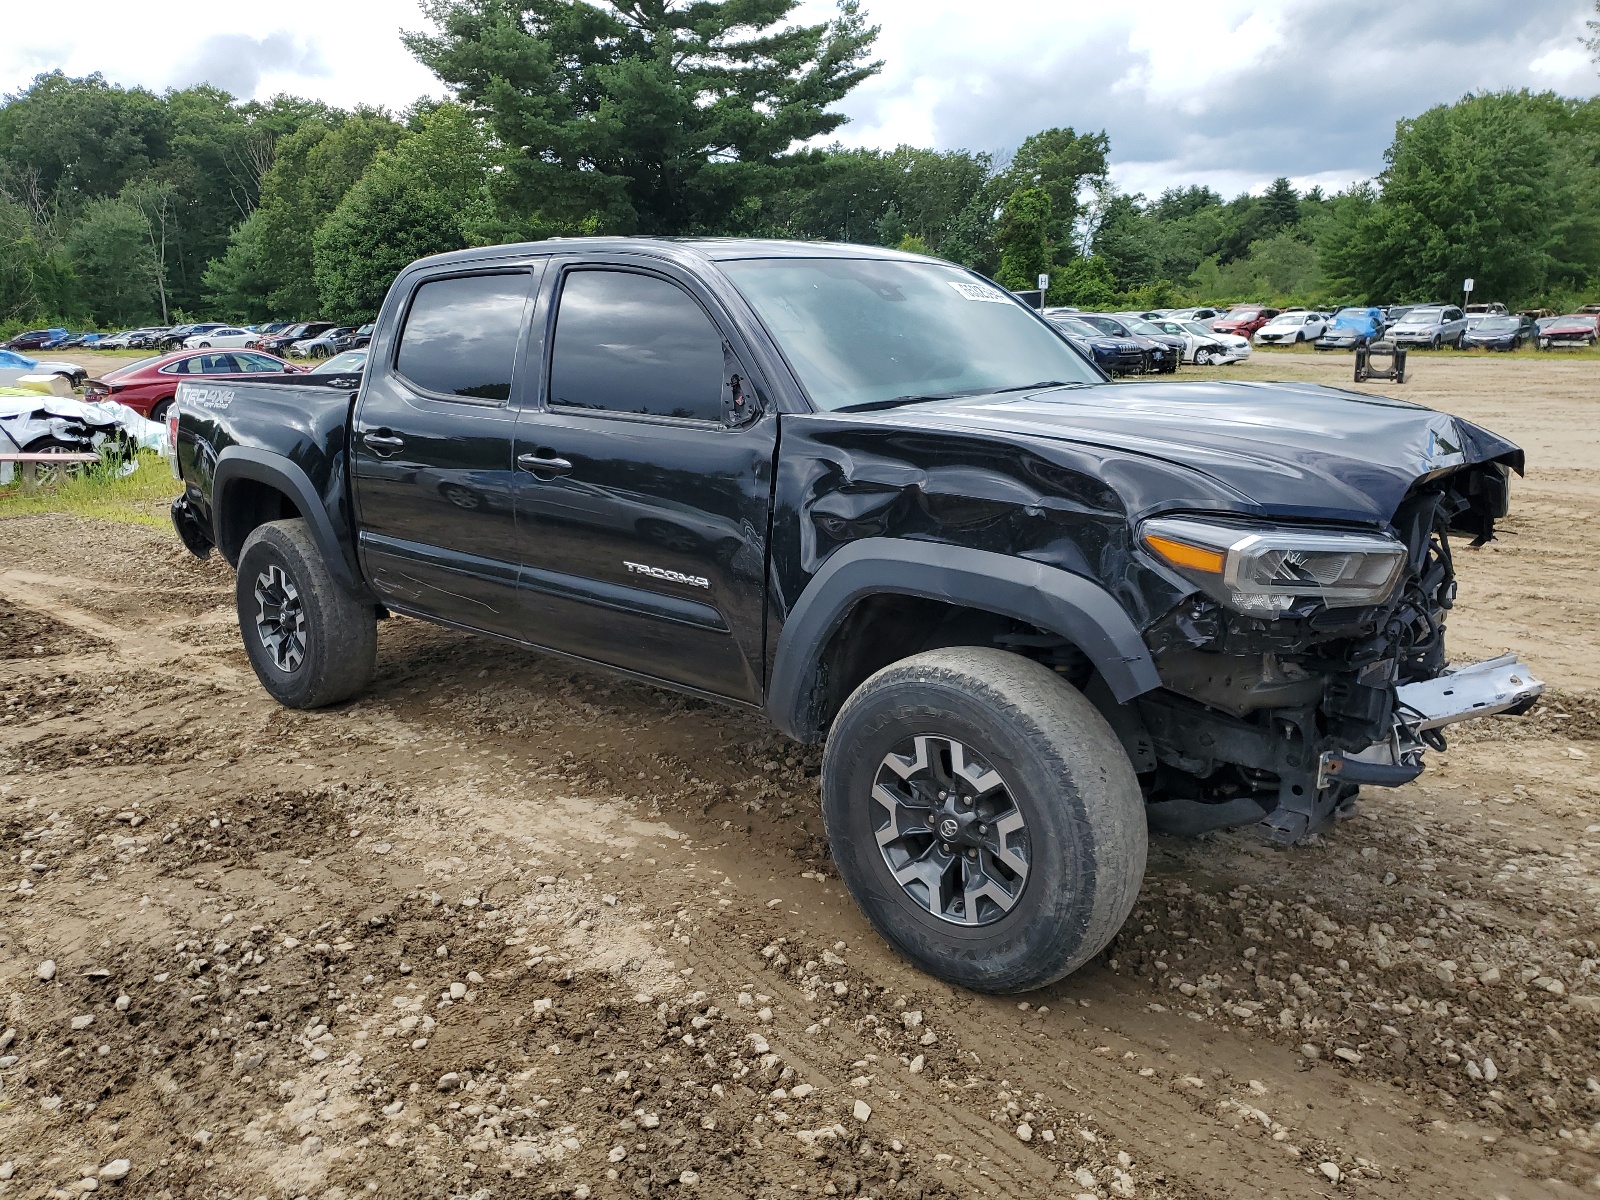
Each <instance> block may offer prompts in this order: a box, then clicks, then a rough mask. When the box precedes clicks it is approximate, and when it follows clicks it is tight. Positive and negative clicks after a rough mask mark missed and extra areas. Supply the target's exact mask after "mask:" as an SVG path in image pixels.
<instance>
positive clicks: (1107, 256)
mask: <svg viewBox="0 0 1600 1200" xmlns="http://www.w3.org/2000/svg"><path fill="white" fill-rule="evenodd" d="M1143 199H1144V197H1142V196H1125V195H1122V194H1121V193H1119V192H1114V191H1111V190H1109V189H1107V190H1106V193H1105V195H1104V197H1103V198H1102V201H1101V204H1100V213H1099V218H1100V219H1099V223H1098V224H1097V225H1096V227H1095V231H1094V237H1093V240H1092V242H1091V248H1092V250H1093V253H1094V255H1095V257H1096V258H1098V259H1100V261H1101V262H1102V263H1104V264H1105V266H1106V268H1107V269H1108V270H1109V271H1110V272H1111V276H1112V278H1113V279H1114V280H1115V282H1116V286H1117V290H1118V291H1123V292H1129V291H1132V290H1133V289H1134V288H1138V287H1144V286H1146V285H1148V284H1151V283H1154V282H1155V281H1156V280H1158V279H1160V278H1161V266H1162V263H1161V247H1160V230H1159V229H1158V228H1157V222H1155V221H1154V220H1152V219H1151V218H1150V217H1149V216H1148V215H1147V214H1146V213H1145V212H1144V211H1143V210H1142V209H1141V207H1140V201H1141V200H1143Z"/></svg>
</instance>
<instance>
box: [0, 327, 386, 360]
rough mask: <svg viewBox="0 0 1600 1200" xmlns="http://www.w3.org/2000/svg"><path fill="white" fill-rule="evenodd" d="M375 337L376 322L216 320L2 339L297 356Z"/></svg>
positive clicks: (29, 346)
mask: <svg viewBox="0 0 1600 1200" xmlns="http://www.w3.org/2000/svg"><path fill="white" fill-rule="evenodd" d="M371 340H372V326H371V325H335V324H334V323H333V322H332V321H273V322H270V323H268V324H265V325H223V324H219V323H217V322H215V321H212V322H199V323H191V324H186V325H149V326H143V327H140V328H138V329H123V330H120V331H119V332H117V333H109V334H101V333H73V332H71V331H70V330H67V329H33V330H29V331H28V332H26V333H22V334H18V335H17V336H16V337H14V338H12V339H11V340H10V341H8V342H4V343H0V346H3V348H4V349H7V350H19V351H21V350H68V349H80V350H156V351H160V352H163V353H165V352H168V351H172V350H213V349H224V348H226V349H237V350H265V351H266V352H267V353H268V354H276V355H289V356H292V357H294V358H331V357H332V356H333V355H335V354H340V353H343V352H344V351H346V350H356V349H359V348H361V347H362V346H365V345H366V344H367V343H368V342H370V341H371Z"/></svg>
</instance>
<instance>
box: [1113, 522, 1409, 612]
mask: <svg viewBox="0 0 1600 1200" xmlns="http://www.w3.org/2000/svg"><path fill="white" fill-rule="evenodd" d="M1139 539H1140V541H1141V542H1142V543H1143V544H1144V546H1145V548H1146V549H1148V550H1149V551H1151V553H1153V554H1155V555H1156V556H1157V557H1158V558H1160V559H1161V560H1162V561H1163V562H1165V563H1167V564H1169V565H1170V566H1173V567H1175V568H1177V570H1178V571H1180V572H1181V573H1182V574H1183V575H1184V576H1186V577H1187V578H1189V579H1191V580H1193V581H1194V582H1195V583H1196V584H1198V585H1199V586H1200V587H1201V588H1203V589H1204V590H1205V591H1206V592H1208V593H1210V594H1211V595H1212V596H1214V597H1216V598H1217V599H1218V600H1220V601H1222V603H1224V604H1226V605H1228V606H1229V607H1230V608H1233V609H1235V610H1236V611H1238V612H1242V613H1248V614H1249V615H1251V616H1258V617H1265V618H1268V619H1271V618H1274V617H1277V616H1278V615H1279V614H1281V613H1283V612H1286V611H1287V610H1288V609H1289V608H1291V607H1292V606H1293V605H1294V603H1295V601H1297V600H1302V599H1318V600H1321V601H1323V603H1325V604H1327V605H1328V606H1329V607H1330V608H1352V607H1359V606H1362V605H1368V604H1382V603H1383V602H1384V601H1386V600H1387V599H1388V598H1389V597H1390V596H1391V595H1392V594H1393V593H1394V589H1395V585H1396V584H1397V583H1398V582H1399V580H1400V573H1401V570H1402V568H1403V567H1404V566H1405V560H1406V548H1405V546H1404V545H1402V544H1401V543H1400V542H1398V541H1396V540H1395V539H1394V538H1392V537H1387V536H1385V535H1382V534H1372V533H1328V532H1323V531H1321V530H1315V529H1296V528H1294V527H1290V526H1271V525H1243V524H1240V525H1230V524H1224V523H1222V522H1211V521H1202V520H1195V519H1191V518H1188V517H1160V518H1157V519H1155V520H1152V521H1146V522H1145V523H1144V526H1143V528H1142V529H1141V530H1140V533H1139Z"/></svg>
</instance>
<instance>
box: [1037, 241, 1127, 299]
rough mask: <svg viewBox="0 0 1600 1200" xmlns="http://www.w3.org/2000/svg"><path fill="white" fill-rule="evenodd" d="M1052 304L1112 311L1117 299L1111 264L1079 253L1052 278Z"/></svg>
mask: <svg viewBox="0 0 1600 1200" xmlns="http://www.w3.org/2000/svg"><path fill="white" fill-rule="evenodd" d="M1048 299H1049V301H1050V303H1051V304H1071V305H1076V306H1077V307H1079V308H1110V307H1111V306H1112V305H1113V304H1115V303H1116V300H1117V281H1116V280H1115V279H1114V278H1113V277H1112V274H1111V267H1110V265H1109V264H1108V263H1107V262H1106V261H1105V260H1104V259H1103V258H1099V257H1097V256H1095V255H1092V254H1080V255H1079V256H1078V257H1076V258H1074V259H1072V260H1071V261H1070V262H1068V263H1067V264H1066V265H1065V266H1063V267H1061V268H1059V269H1058V270H1056V271H1053V272H1051V275H1050V295H1049V297H1048Z"/></svg>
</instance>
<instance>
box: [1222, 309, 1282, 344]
mask: <svg viewBox="0 0 1600 1200" xmlns="http://www.w3.org/2000/svg"><path fill="white" fill-rule="evenodd" d="M1278 312H1279V310H1278V309H1276V308H1262V307H1261V306H1260V305H1259V304H1241V305H1239V306H1238V307H1237V308H1230V309H1229V310H1228V311H1227V312H1226V313H1225V314H1224V315H1222V316H1220V317H1218V318H1217V319H1216V320H1215V321H1213V322H1211V329H1212V332H1214V333H1231V334H1235V335H1237V336H1238V337H1242V338H1253V337H1255V335H1256V330H1258V329H1260V328H1261V327H1262V326H1263V325H1265V324H1266V323H1267V322H1268V321H1270V320H1272V318H1273V317H1275V316H1277V315H1278Z"/></svg>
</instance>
